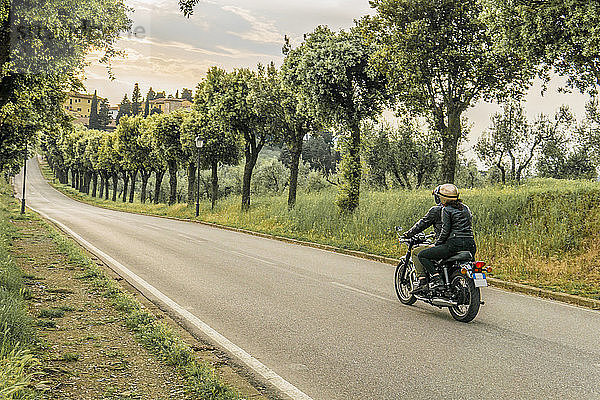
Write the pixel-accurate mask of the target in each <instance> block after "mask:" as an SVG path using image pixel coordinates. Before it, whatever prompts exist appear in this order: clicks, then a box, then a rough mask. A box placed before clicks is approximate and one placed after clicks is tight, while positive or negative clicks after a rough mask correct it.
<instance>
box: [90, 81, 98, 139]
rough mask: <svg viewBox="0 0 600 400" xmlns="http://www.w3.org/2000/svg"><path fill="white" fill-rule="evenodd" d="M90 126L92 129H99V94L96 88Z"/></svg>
mask: <svg viewBox="0 0 600 400" xmlns="http://www.w3.org/2000/svg"><path fill="white" fill-rule="evenodd" d="M88 127H89V128H90V129H98V95H97V91H96V90H94V97H92V105H91V107H90V119H89V121H88Z"/></svg>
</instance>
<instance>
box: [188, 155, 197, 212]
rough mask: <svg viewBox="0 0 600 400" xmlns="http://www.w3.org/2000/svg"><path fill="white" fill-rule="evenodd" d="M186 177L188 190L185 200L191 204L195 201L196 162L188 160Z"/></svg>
mask: <svg viewBox="0 0 600 400" xmlns="http://www.w3.org/2000/svg"><path fill="white" fill-rule="evenodd" d="M187 177H188V190H187V202H188V205H189V206H192V205H194V204H195V202H196V196H195V194H196V164H195V163H193V162H190V163H189V164H188V167H187Z"/></svg>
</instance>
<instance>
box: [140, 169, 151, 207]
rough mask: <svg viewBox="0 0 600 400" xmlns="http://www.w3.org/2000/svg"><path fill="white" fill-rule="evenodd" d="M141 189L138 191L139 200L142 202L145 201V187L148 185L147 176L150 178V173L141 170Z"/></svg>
mask: <svg viewBox="0 0 600 400" xmlns="http://www.w3.org/2000/svg"><path fill="white" fill-rule="evenodd" d="M141 174H142V191H141V193H140V201H141V202H142V204H143V203H145V202H146V188H147V187H148V178H150V173H149V172H147V171H145V170H142V171H141Z"/></svg>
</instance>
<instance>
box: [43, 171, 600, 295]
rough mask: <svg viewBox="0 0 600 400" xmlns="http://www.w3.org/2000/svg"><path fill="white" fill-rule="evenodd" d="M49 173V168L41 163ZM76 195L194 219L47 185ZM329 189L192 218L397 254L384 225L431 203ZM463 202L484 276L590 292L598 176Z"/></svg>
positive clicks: (598, 234)
mask: <svg viewBox="0 0 600 400" xmlns="http://www.w3.org/2000/svg"><path fill="white" fill-rule="evenodd" d="M44 174H45V175H46V177H47V178H51V174H52V173H51V171H50V170H49V169H47V168H44ZM54 186H55V187H56V188H57V189H59V190H60V191H62V192H63V193H65V194H67V195H68V196H71V197H73V198H75V199H77V200H80V201H83V202H86V203H89V204H93V205H96V206H100V207H104V208H110V209H114V210H120V211H127V212H135V213H142V214H148V215H156V216H166V217H175V218H182V219H190V220H194V219H196V218H195V217H194V212H195V209H194V207H188V206H187V205H186V204H175V205H172V206H168V205H165V204H141V203H139V202H134V203H122V202H112V201H110V200H102V199H98V198H93V197H91V196H89V195H85V194H82V193H80V192H78V191H77V190H75V189H73V188H71V187H70V186H68V185H60V184H56V183H55V184H54ZM335 197H336V193H335V192H334V191H321V192H318V193H300V194H299V196H298V200H297V204H296V207H295V208H294V209H293V210H291V211H289V210H288V209H287V198H286V195H285V194H281V195H272V196H254V197H253V198H252V202H253V203H252V207H251V210H250V211H249V212H245V213H244V212H241V211H240V198H239V197H238V196H230V197H228V198H226V199H223V200H221V201H220V202H219V203H218V205H217V207H216V208H215V210H211V209H210V203H209V202H207V201H202V202H201V206H200V218H199V219H200V220H202V221H204V222H211V223H217V224H221V225H225V226H230V227H235V228H243V229H247V230H250V231H255V232H261V233H267V234H272V235H278V236H283V237H287V238H291V239H298V240H304V241H309V242H314V243H320V244H326V245H331V246H336V247H340V248H344V249H350V250H358V251H364V252H368V253H373V254H378V255H382V256H387V257H396V258H397V257H399V256H400V255H402V251H401V249H399V248H398V246H397V244H396V242H395V238H394V236H393V235H390V233H389V229H390V228H391V227H393V226H395V225H400V226H404V227H405V228H408V227H410V226H411V225H412V224H413V223H414V222H415V221H416V220H418V219H419V218H420V217H421V216H422V215H424V214H425V212H426V211H427V209H428V208H429V207H430V206H431V205H432V204H431V203H432V199H431V194H430V192H429V191H427V190H417V191H400V190H390V191H385V192H374V191H372V192H367V191H363V193H362V194H361V199H360V202H361V205H360V207H359V209H358V210H357V211H356V212H355V213H354V214H352V215H349V216H348V215H340V214H339V213H338V212H337V209H336V207H335ZM461 197H462V198H463V199H464V201H465V202H466V203H467V204H468V205H469V207H470V208H471V210H472V212H473V214H474V216H475V218H474V227H475V231H476V241H477V245H478V249H479V250H478V258H480V259H483V260H486V261H487V262H488V263H489V264H491V265H492V266H493V267H494V271H495V272H494V276H495V277H497V278H500V279H503V280H506V281H511V282H516V283H522V284H527V285H531V286H535V287H540V288H543V289H549V290H552V291H557V292H563V293H569V294H575V295H580V296H583V297H589V298H593V299H600V262H598V259H600V206H599V205H600V184H598V183H597V182H589V181H564V180H551V179H545V180H539V179H537V180H531V181H529V182H527V183H526V184H524V185H521V186H505V187H487V188H480V189H472V190H463V191H462V192H461Z"/></svg>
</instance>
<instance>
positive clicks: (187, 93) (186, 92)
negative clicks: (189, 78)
mask: <svg viewBox="0 0 600 400" xmlns="http://www.w3.org/2000/svg"><path fill="white" fill-rule="evenodd" d="M181 98H182V99H185V100H187V101H189V102H192V103H193V102H194V94H193V93H192V91H191V90H190V89H186V88H183V90H182V91H181Z"/></svg>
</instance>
